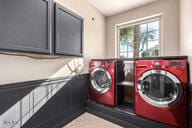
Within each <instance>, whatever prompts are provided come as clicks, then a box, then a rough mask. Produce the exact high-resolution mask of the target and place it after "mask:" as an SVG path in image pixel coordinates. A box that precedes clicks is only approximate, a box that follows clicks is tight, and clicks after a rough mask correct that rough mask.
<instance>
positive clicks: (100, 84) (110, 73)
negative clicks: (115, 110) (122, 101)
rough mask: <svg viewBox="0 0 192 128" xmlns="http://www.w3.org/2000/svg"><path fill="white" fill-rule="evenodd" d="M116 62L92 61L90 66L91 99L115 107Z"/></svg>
mask: <svg viewBox="0 0 192 128" xmlns="http://www.w3.org/2000/svg"><path fill="white" fill-rule="evenodd" d="M115 69H116V61H115V60H91V62H90V65H89V74H90V86H89V98H90V100H93V101H96V102H98V103H101V104H106V105H109V106H115Z"/></svg>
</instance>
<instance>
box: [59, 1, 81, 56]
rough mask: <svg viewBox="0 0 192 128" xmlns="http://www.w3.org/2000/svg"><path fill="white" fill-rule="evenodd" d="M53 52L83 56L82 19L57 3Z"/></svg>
mask: <svg viewBox="0 0 192 128" xmlns="http://www.w3.org/2000/svg"><path fill="white" fill-rule="evenodd" d="M55 54H61V55H72V56H83V19H82V18H81V17H80V16H78V15H76V14H75V13H73V12H71V11H69V10H68V9H66V8H64V7H63V6H61V5H59V4H57V3H56V4H55Z"/></svg>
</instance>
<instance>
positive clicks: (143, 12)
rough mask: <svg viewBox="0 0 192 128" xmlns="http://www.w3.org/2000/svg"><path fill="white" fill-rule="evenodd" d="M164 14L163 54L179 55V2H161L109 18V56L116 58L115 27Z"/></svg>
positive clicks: (177, 0) (166, 0)
mask: <svg viewBox="0 0 192 128" xmlns="http://www.w3.org/2000/svg"><path fill="white" fill-rule="evenodd" d="M159 13H162V14H163V19H162V20H163V23H162V24H163V26H162V27H163V40H162V42H163V48H162V50H163V54H162V55H178V54H179V0H159V1H157V2H155V3H151V4H148V5H145V6H142V7H139V8H135V9H132V10H128V11H127V12H124V13H121V14H118V15H115V16H111V17H109V18H107V50H106V51H108V52H107V56H108V57H115V25H117V24H120V23H124V22H128V21H131V20H135V19H139V18H143V17H147V16H151V15H156V14H159Z"/></svg>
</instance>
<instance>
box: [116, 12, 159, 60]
mask: <svg viewBox="0 0 192 128" xmlns="http://www.w3.org/2000/svg"><path fill="white" fill-rule="evenodd" d="M157 20H158V21H159V56H163V41H162V40H163V34H162V33H163V14H162V13H160V14H156V15H152V16H147V17H143V18H139V19H135V20H131V21H128V22H124V23H121V24H117V25H115V37H116V39H115V40H116V41H115V57H117V58H120V40H119V39H120V38H119V35H120V29H123V28H126V27H131V26H135V25H139V24H145V23H149V22H153V21H157Z"/></svg>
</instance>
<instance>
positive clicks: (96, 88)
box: [91, 68, 112, 94]
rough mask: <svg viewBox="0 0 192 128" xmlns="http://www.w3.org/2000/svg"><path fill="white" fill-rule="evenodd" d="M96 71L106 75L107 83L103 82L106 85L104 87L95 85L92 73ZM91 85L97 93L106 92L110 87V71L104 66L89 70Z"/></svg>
mask: <svg viewBox="0 0 192 128" xmlns="http://www.w3.org/2000/svg"><path fill="white" fill-rule="evenodd" d="M97 71H102V72H104V73H105V74H106V75H107V79H108V80H107V83H105V84H107V86H106V88H101V87H99V86H98V85H97V83H96V82H95V80H94V74H95V73H96V72H97ZM91 85H92V87H93V88H94V90H95V91H96V92H97V93H101V94H102V93H106V92H107V91H108V90H109V89H110V88H111V86H112V78H111V75H110V73H109V72H108V71H107V70H106V69H104V68H96V69H94V70H93V71H92V72H91Z"/></svg>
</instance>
